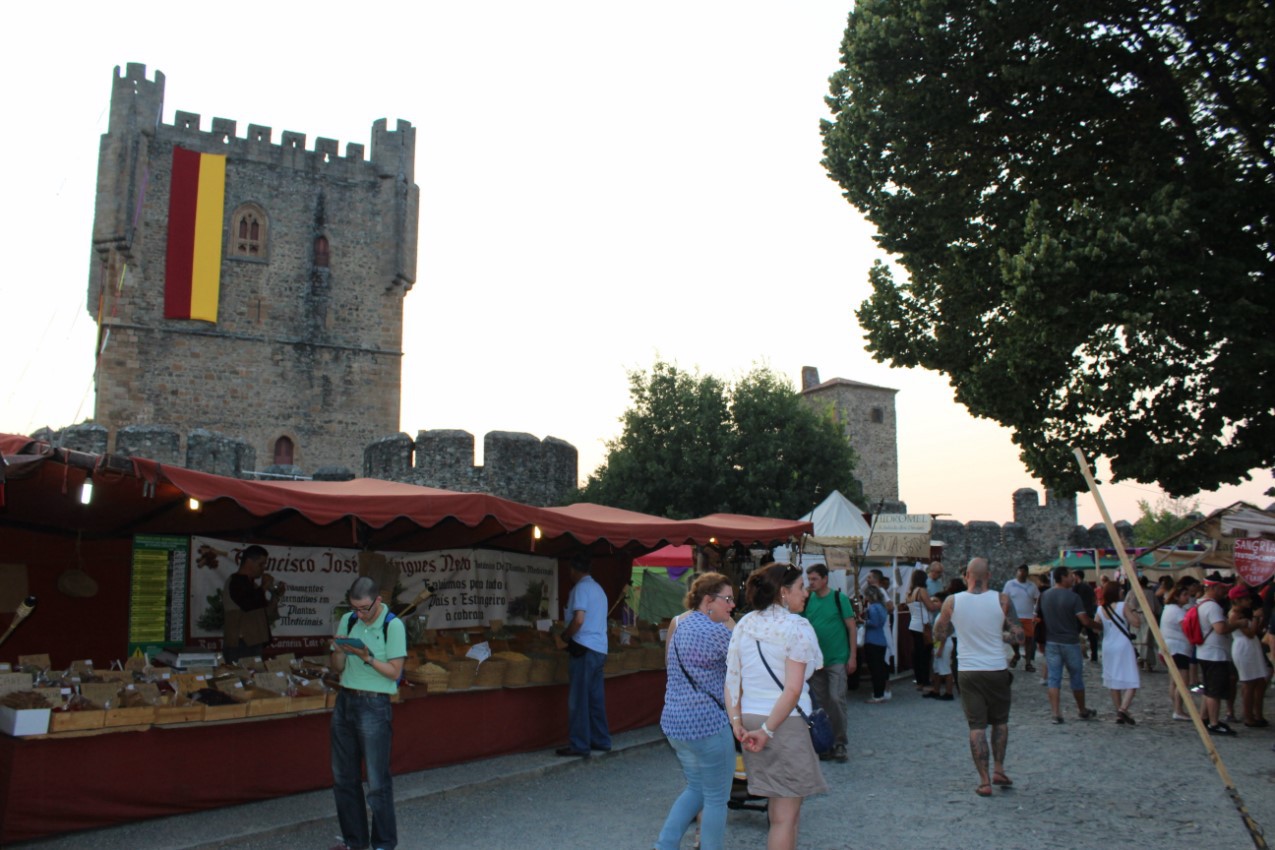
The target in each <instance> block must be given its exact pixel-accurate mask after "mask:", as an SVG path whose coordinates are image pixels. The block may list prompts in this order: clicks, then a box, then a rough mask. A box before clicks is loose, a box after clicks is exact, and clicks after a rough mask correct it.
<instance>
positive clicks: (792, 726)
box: [726, 564, 828, 850]
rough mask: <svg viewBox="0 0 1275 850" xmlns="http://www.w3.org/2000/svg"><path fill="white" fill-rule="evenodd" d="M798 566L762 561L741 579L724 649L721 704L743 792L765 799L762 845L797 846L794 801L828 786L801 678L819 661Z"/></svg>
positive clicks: (772, 849) (771, 849)
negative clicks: (743, 589) (742, 773)
mask: <svg viewBox="0 0 1275 850" xmlns="http://www.w3.org/2000/svg"><path fill="white" fill-rule="evenodd" d="M808 595H809V592H808V591H807V589H806V587H805V585H804V584H803V583H802V574H801V570H799V569H797V568H796V567H794V566H791V565H790V564H768V565H766V566H764V567H761V568H760V569H758V570H757V571H756V572H754V573H753V574H752V575H751V576H749V577H748V586H747V597H748V604H749V607H751V608H752V609H753V610H752V611H751V612H750V613H748V614H746V615H744V617H743V618H742V619H740V621H739V623H738V624H737V625H736V626H735V631H734V632H733V633H732V634H731V638H730V648H729V650H728V651H727V654H726V710H727V712H728V713H729V714H730V721H731V728H732V729H733V730H734V733H735V739H736V740H738V741H739V742H740V743H742V744H743V748H744V768H745V769H746V770H747V772H748V791H749V793H751V794H754V795H756V796H759V797H766V798H768V799H769V804H768V807H767V808H768V810H769V815H770V833H769V835H768V836H767V839H766V847H767V850H792V848H794V847H796V846H797V832H798V826H799V822H800V818H801V802H802V800H803V799H804V798H805V797H808V796H810V795H811V794H821V793H823V792H825V791H827V790H828V785H827V783H826V782H824V778H823V772H822V771H821V770H820V769H819V757H818V756H817V755H816V754H815V748H814V745H813V744H812V743H811V731H810V724H809V721H808V718H809V717H810V716H811V714H812V711H813V708H814V707H813V705H812V704H811V701H810V695H809V693H808V691H807V688H806V680H807V679H809V678H810V675H811V674H812V673H813V672H814V671H815V670H816V669H818V668H819V667H822V666H823V653H822V652H820V650H819V641H818V639H817V638H816V637H815V632H814V629H813V628H812V627H811V625H810V622H809V621H808V620H806V619H805V618H804V617H801V616H800V613H801V611H802V610H803V609H804V608H805V607H806V598H807V596H808Z"/></svg>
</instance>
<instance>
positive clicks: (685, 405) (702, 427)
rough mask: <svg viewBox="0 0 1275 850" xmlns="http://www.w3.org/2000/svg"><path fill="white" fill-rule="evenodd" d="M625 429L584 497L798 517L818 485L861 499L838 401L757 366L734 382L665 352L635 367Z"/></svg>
mask: <svg viewBox="0 0 1275 850" xmlns="http://www.w3.org/2000/svg"><path fill="white" fill-rule="evenodd" d="M629 388H630V393H631V396H632V405H631V406H630V408H629V409H628V410H626V411H625V413H624V415H623V416H622V417H621V419H620V421H621V422H622V423H623V426H624V427H623V429H622V431H621V433H620V436H618V437H617V438H615V439H614V440H611V441H610V442H608V443H607V456H606V459H605V460H604V461H603V463H602V465H601V466H600V467H598V469H597V470H596V471H595V472H594V473H593V474H592V475H591V476H589V480H588V482H587V483H586V484H585V486H584V488H583V490H582V491H581V494H580V496H581V498H582V499H583V500H585V501H590V502H597V503H600V504H604V505H611V506H614V507H619V508H626V509H628V510H634V511H642V512H644V513H650V514H656V515H659V516H667V517H673V518H677V519H685V518H687V517H694V516H704V515H706V514H711V513H719V512H723V513H741V514H752V515H755V516H768V517H788V518H792V517H798V516H802V515H803V514H805V513H807V512H808V511H810V510H811V509H812V508H813V507H814V504H815V500H816V498H818V496H819V495H820V494H822V495H826V494H828V493H830V492H831V491H832V490H834V489H837V490H841V492H842V493H844V494H845V495H846V496H847V497H849V498H851V499H857V498H859V497H860V496H861V488H860V486H859V483H858V482H857V481H856V480H855V478H854V464H855V456H854V452H853V450H852V449H851V448H850V445H849V443H847V442H846V439H845V437H844V435H843V434H842V431H841V428H840V426H839V425H837V423H836V421H835V420H834V418H833V416H832V413H831V411H819V410H813V409H811V408H810V407H809V406H808V405H807V404H806V403H805V402H804V401H802V399H801V396H800V395H799V394H798V393H797V391H796V390H794V389H793V388H792V387H791V385H790V384H789V383H788V382H787V381H785V380H784V379H783V378H782V377H781V376H779V375H777V374H775V373H774V372H773V371H771V370H770V369H768V368H765V367H754V368H753V369H752V371H750V372H749V373H748V374H747V375H745V376H744V377H743V378H741V379H740V380H739V381H737V382H736V383H735V384H733V385H731V384H728V383H727V382H725V381H722V380H721V379H718V378H715V377H713V376H711V375H701V374H699V373H698V372H695V373H691V372H687V371H685V370H682V369H679V368H678V367H677V366H676V365H674V364H670V363H665V362H663V361H657V362H656V363H655V365H654V366H653V367H652V369H651V370H650V371H649V372H646V371H635V372H631V373H629Z"/></svg>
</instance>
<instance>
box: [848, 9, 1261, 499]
mask: <svg viewBox="0 0 1275 850" xmlns="http://www.w3.org/2000/svg"><path fill="white" fill-rule="evenodd" d="M1273 41H1275V5H1272V4H1271V3H1269V2H1268V0H1233V2H1225V3H1217V2H1206V0H1108V2H1099V3H1075V2H1057V0H1008V2H987V0H976V1H975V2H966V1H963V2H955V0H861V1H860V2H859V3H857V4H856V7H855V11H854V12H853V13H852V14H851V15H850V19H849V27H848V29H847V30H846V35H845V39H844V41H843V43H842V63H843V69H842V70H841V71H839V72H838V73H837V74H836V75H834V76H833V78H832V81H831V90H832V96H831V97H830V98H829V99H828V102H829V105H830V107H831V109H832V111H833V113H834V115H835V119H834V120H832V121H825V122H824V124H823V136H824V151H825V159H824V165H825V167H826V168H827V169H828V171H829V173H830V175H831V176H832V178H833V179H834V180H836V181H837V182H838V183H839V184H840V185H841V186H842V188H843V189H844V190H845V196H846V198H847V199H848V200H849V201H850V202H851V203H852V204H854V205H855V206H856V207H858V208H859V209H860V210H861V211H863V213H864V214H865V215H866V216H867V218H868V219H869V220H870V221H871V222H872V223H873V224H875V225H876V227H877V230H878V236H877V239H878V242H879V243H880V245H881V246H882V247H883V248H884V249H885V250H886V251H888V252H889V253H890V254H891V255H893V257H894V258H895V259H896V260H897V267H896V268H893V269H892V268H891V267H890V266H887V265H885V264H881V263H878V264H877V265H876V266H875V267H874V268H873V269H872V271H871V273H870V281H871V284H872V289H873V293H872V296H871V297H870V298H869V299H868V300H867V301H866V302H864V304H863V305H862V306H861V307H860V309H859V311H858V317H859V320H860V322H861V324H862V325H863V327H864V328H865V329H866V331H867V335H868V348H869V350H870V351H871V352H872V353H873V355H874V356H875V357H876V358H877V359H878V360H881V361H887V362H890V363H892V364H894V365H896V366H921V367H924V368H927V369H933V370H937V371H940V372H943V373H945V374H946V375H948V376H949V378H950V379H951V383H952V385H953V386H954V387H955V388H956V396H957V399H958V400H959V401H960V402H961V403H962V404H964V405H965V406H966V407H967V408H968V409H969V410H970V412H971V413H973V414H974V415H976V416H980V417H988V418H991V419H994V420H996V421H997V422H999V423H1001V424H1003V425H1005V426H1007V427H1009V428H1011V429H1012V430H1013V432H1014V440H1015V442H1016V443H1017V444H1018V445H1019V447H1020V449H1021V454H1022V458H1023V461H1024V462H1025V463H1026V465H1027V467H1028V468H1029V469H1030V470H1031V471H1032V472H1033V473H1034V474H1035V475H1036V476H1038V477H1039V478H1041V479H1042V480H1043V481H1044V482H1045V483H1046V484H1047V485H1049V486H1052V487H1055V488H1056V489H1059V490H1062V491H1074V490H1079V489H1081V488H1082V486H1083V481H1082V479H1081V478H1080V475H1079V471H1078V470H1077V468H1076V464H1075V462H1074V459H1073V457H1072V454H1071V449H1072V448H1073V447H1074V448H1080V449H1082V450H1084V451H1085V452H1086V453H1087V454H1088V455H1089V456H1090V457H1091V458H1094V457H1098V456H1101V457H1105V458H1107V460H1108V461H1109V462H1110V465H1111V469H1112V473H1113V475H1114V477H1115V478H1116V479H1117V480H1119V479H1134V480H1138V481H1144V482H1158V483H1159V484H1160V485H1161V486H1162V487H1164V489H1165V490H1166V491H1168V492H1169V493H1170V494H1172V495H1175V496H1184V495H1189V494H1192V493H1195V492H1197V491H1199V490H1207V489H1212V488H1215V487H1217V486H1219V485H1222V484H1233V483H1238V482H1240V481H1243V480H1246V479H1247V478H1248V473H1249V471H1250V470H1253V469H1255V468H1259V467H1270V466H1271V465H1272V464H1275V287H1272V285H1271V284H1272V281H1271V270H1272V263H1273V261H1275V99H1273V97H1272V95H1273V94H1275V67H1273V66H1272V64H1271V46H1272V42H1273ZM896 272H901V273H902V278H901V279H899V278H896Z"/></svg>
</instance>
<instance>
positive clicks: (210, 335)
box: [88, 64, 419, 469]
mask: <svg viewBox="0 0 1275 850" xmlns="http://www.w3.org/2000/svg"><path fill="white" fill-rule="evenodd" d="M163 105H164V75H163V74H162V73H160V72H158V71H156V72H155V78H154V80H148V79H147V78H146V66H145V65H140V64H129V65H128V66H127V69H126V71H125V73H123V74H121V73H120V69H119V68H118V67H116V69H115V76H114V81H113V87H112V90H111V111H110V123H109V126H108V130H107V132H106V134H105V135H104V136H102V141H101V150H100V154H99V160H98V186H97V206H96V211H95V219H94V223H93V261H92V263H91V271H90V274H89V287H88V308H89V311H90V312H91V313H92V314H93V315H95V316H97V317H99V318H98V321H99V352H100V354H99V357H98V361H99V362H98V368H97V397H96V408H95V415H94V421H95V423H96V424H98V425H101V426H103V427H105V428H106V429H107V432H108V440H109V441H110V447H114V443H115V436H116V434H117V433H118V430H119V429H120V428H123V427H126V426H158V427H164V428H171V429H173V430H175V431H176V432H177V433H181V434H185V433H189V432H190V431H192V430H194V429H208V430H210V431H214V432H221V433H226V434H232V435H235V436H237V437H240V438H242V439H244V440H246V441H247V442H248V443H249V444H250V445H251V447H252V448H253V449H254V450H255V453H256V457H257V466H258V468H265V467H266V466H268V465H271V464H275V465H282V466H292V465H304V466H305V467H307V468H309V469H316V468H319V467H323V466H340V467H345V468H347V469H360V468H361V467H362V465H363V450H364V447H365V446H367V445H368V444H370V443H372V442H373V441H374V440H376V439H378V438H381V437H383V436H384V435H386V434H392V433H396V432H397V431H398V430H399V422H398V419H399V402H400V392H401V386H400V384H401V362H402V327H403V322H402V319H403V297H404V295H405V294H406V293H407V291H408V290H409V289H411V287H412V284H413V282H414V281H415V279H416V232H417V208H418V204H419V190H418V188H417V186H416V184H415V182H414V158H415V146H416V130H415V128H414V127H412V125H411V124H410V123H408V122H406V121H401V120H400V121H399V122H398V124H397V127H396V128H395V129H393V130H391V129H389V128H388V127H387V123H386V121H385V119H381V120H378V121H376V122H375V123H374V124H373V125H372V139H371V142H372V144H371V150H370V155H369V156H366V157H365V156H364V148H363V145H361V144H354V143H349V144H347V145H346V148H345V155H344V156H340V155H339V154H338V143H337V142H336V141H335V140H333V139H323V138H319V139H315V142H314V148H313V150H307V149H306V139H305V135H304V134H303V133H295V132H290V131H284V132H283V133H282V134H281V137H280V140H279V143H275V142H273V141H272V140H271V129H270V128H269V127H264V126H258V125H255V124H250V125H248V131H247V135H246V137H240V136H238V135H237V134H236V122H234V121H231V120H227V119H225V118H213V119H212V123H211V127H210V128H209V129H208V130H204V129H201V127H200V116H199V115H196V114H192V113H188V112H177V113H176V119H175V121H174V123H173V124H171V125H169V124H164V123H163V122H162V115H163ZM175 147H180V148H183V149H185V150H187V151H195V152H198V153H200V154H221V155H224V156H225V157H226V160H225V185H224V193H225V197H224V205H223V207H222V209H221V216H222V220H221V263H220V294H219V298H218V304H217V321H216V322H215V323H214V322H210V321H199V320H192V319H171V318H165V317H164V313H165V311H164V292H165V273H166V272H165V260H166V257H167V252H168V242H169V239H168V234H169V201H170V188H171V186H172V182H173V150H174V148H175Z"/></svg>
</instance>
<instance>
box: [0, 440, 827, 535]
mask: <svg viewBox="0 0 1275 850" xmlns="http://www.w3.org/2000/svg"><path fill="white" fill-rule="evenodd" d="M0 453H2V454H3V455H4V461H5V463H4V466H3V467H0V476H2V477H0V487H3V488H4V498H3V501H2V502H0V504H3V505H4V507H3V508H2V509H0V524H9V523H12V524H20V525H23V526H25V527H28V528H38V529H42V530H45V531H49V532H58V533H64V534H77V533H79V534H83V535H85V536H86V537H118V536H128V535H134V534H200V535H208V536H224V537H238V538H246V537H251V538H252V539H254V540H259V541H261V542H270V541H273V540H278V541H280V542H284V541H297V542H306V543H308V544H311V545H335V546H351V545H357V546H360V547H369V548H378V549H385V550H395V549H397V550H403V551H425V550H430V549H443V548H453V547H463V546H484V547H490V548H497V549H502V548H503V549H510V550H515V551H529V550H534V551H538V552H543V553H544V554H546V555H554V554H561V553H563V552H569V551H571V550H573V549H575V550H578V549H581V548H592V549H597V550H606V549H611V550H617V549H627V550H632V551H638V550H648V551H649V550H651V549H655V548H658V547H660V546H662V545H664V544H666V543H673V544H686V543H694V544H707V543H709V542H710V540H712V539H716V542H717V544H718V545H723V546H724V545H731V544H736V543H739V544H743V545H746V546H747V545H754V544H760V545H770V544H773V543H779V542H782V541H785V540H787V539H788V538H789V537H797V536H800V535H801V534H802V533H805V532H809V531H810V530H811V528H812V527H811V525H810V523H808V522H798V521H791V520H777V519H764V518H761V517H749V516H736V515H733V514H713V515H712V516H706V517H701V518H699V519H691V520H668V519H662V518H660V517H654V516H649V515H647V514H640V513H634V512H632V511H624V510H620V509H618V508H608V507H605V506H602V505H593V504H586V503H581V504H575V505H569V506H567V507H561V508H536V507H532V506H530V505H524V504H520V503H518V502H512V501H509V500H508V499H501V498H499V497H496V496H490V495H486V494H482V493H456V492H453V491H450V490H438V489H434V488H430V487H418V486H415V485H412V484H403V483H399V482H394V481H381V480H378V479H371V478H361V479H356V480H354V481H341V482H335V481H247V480H243V479H238V478H226V477H224V476H220V475H212V474H209V473H206V472H197V471H194V470H190V469H183V468H181V467H174V466H165V465H161V464H159V463H156V462H155V461H152V460H147V459H144V458H120V457H117V456H95V455H87V454H83V453H78V452H71V451H66V450H63V449H53V448H50V447H49V446H48V445H47V444H45V443H40V442H36V441H33V440H30V439H29V438H26V437H18V436H14V435H6V434H0ZM90 474H91V475H92V478H93V501H92V503H91V504H89V505H81V504H80V502H79V498H78V496H79V492H80V486H81V484H82V483H83V481H84V480H85V478H86V477H88V476H89V475H90ZM190 498H195V499H198V500H199V502H200V503H201V506H200V508H199V510H198V511H192V510H190V509H189V508H188V506H187V500H188V499H190ZM536 527H538V528H539V529H540V530H541V535H542V536H541V538H540V539H539V540H535V541H533V539H532V530H533V529H534V528H536Z"/></svg>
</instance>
